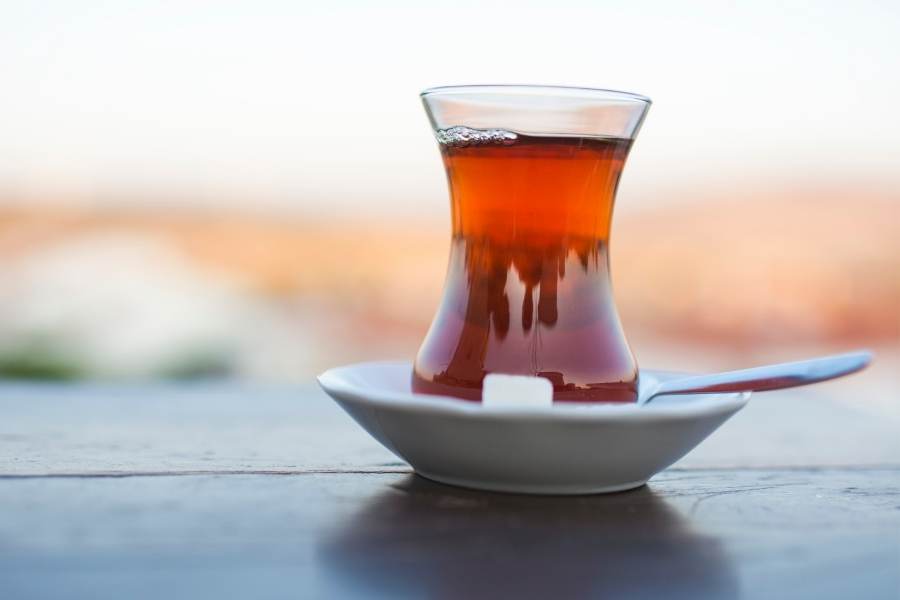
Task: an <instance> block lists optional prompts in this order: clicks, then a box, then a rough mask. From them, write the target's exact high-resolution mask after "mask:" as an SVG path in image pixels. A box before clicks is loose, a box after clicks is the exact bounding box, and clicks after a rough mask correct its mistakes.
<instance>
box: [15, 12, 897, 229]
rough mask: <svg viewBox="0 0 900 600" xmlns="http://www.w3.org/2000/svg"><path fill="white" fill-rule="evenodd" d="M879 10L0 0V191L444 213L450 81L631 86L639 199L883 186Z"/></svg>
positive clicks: (633, 168) (885, 98)
mask: <svg viewBox="0 0 900 600" xmlns="http://www.w3.org/2000/svg"><path fill="white" fill-rule="evenodd" d="M898 6H900V3H897V2H833V3H832V2H787V1H780V2H764V1H757V2H745V3H729V2H721V1H719V2H624V1H623V2H599V1H598V2H574V1H565V0H555V1H553V2H550V1H546V2H510V1H506V2H491V1H488V0H476V1H471V2H470V1H457V2H387V1H381V2H351V1H344V2H339V1H334V2H321V3H310V2H302V1H296V0H295V1H285V2H274V1H263V0H253V1H251V0H247V1H245V2H222V1H217V2H213V1H210V2H188V1H180V2H161V1H157V2H138V1H128V2H113V1H111V2H100V1H97V0H82V1H68V2H49V1H44V2H38V1H33V0H32V1H29V0H21V1H18V2H10V1H9V0H7V1H5V2H3V3H2V4H0V73H2V83H3V86H2V89H3V93H2V94H0V132H2V135H0V198H4V197H5V198H7V199H8V198H19V199H23V198H24V199H26V200H29V199H39V198H44V199H52V198H60V199H69V200H73V199H74V200H77V201H80V202H88V203H98V202H103V203H111V204H116V203H126V204H127V203H140V202H156V201H159V202H163V201H167V202H184V203H186V204H188V205H190V204H192V203H193V204H196V205H204V206H207V207H215V206H217V205H219V204H228V205H229V206H238V207H242V208H252V209H258V208H262V209H272V210H290V211H301V212H304V211H305V212H335V211H337V212H359V213H372V214H377V213H380V212H392V211H397V210H414V211H419V212H423V211H424V212H425V213H428V214H431V213H435V214H439V215H441V216H443V215H444V214H445V204H446V190H445V184H444V178H443V174H442V169H441V166H440V161H439V157H438V153H437V150H436V146H435V143H434V141H433V138H432V137H431V134H430V132H429V130H428V124H427V121H426V119H425V116H424V113H423V111H422V108H421V105H420V103H419V99H418V92H419V91H420V90H421V89H423V88H426V87H430V86H434V85H442V84H463V83H543V84H568V85H580V86H589V87H603V88H613V89H622V90H627V91H633V92H638V93H642V94H646V95H648V96H650V97H651V98H652V99H653V101H654V105H653V107H652V108H651V110H650V113H649V116H648V118H647V120H646V121H645V124H644V128H643V130H642V132H641V134H640V136H639V138H638V141H637V143H636V145H635V147H634V151H633V153H632V158H631V160H630V164H629V165H628V166H627V167H626V172H625V179H624V182H623V186H622V194H621V195H626V194H627V196H628V198H629V199H631V200H632V201H634V202H637V203H650V202H664V201H666V200H667V193H669V192H670V191H671V190H672V189H690V188H692V187H697V188H699V187H702V186H704V185H709V184H710V183H715V182H727V181H730V180H741V181H748V180H758V179H759V178H766V177H771V178H782V179H788V180H804V181H805V180H812V179H815V178H825V179H829V178H831V179H839V180H841V181H850V182H853V181H882V182H890V183H894V182H900V174H898V165H900V119H898V117H897V114H896V111H897V107H898V106H900V8H898ZM621 195H620V198H621ZM173 199H177V200H173ZM6 201H9V200H6ZM29 201H30V200H29Z"/></svg>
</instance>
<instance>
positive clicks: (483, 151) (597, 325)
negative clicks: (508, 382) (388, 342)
mask: <svg viewBox="0 0 900 600" xmlns="http://www.w3.org/2000/svg"><path fill="white" fill-rule="evenodd" d="M437 137H438V141H439V143H440V149H441V154H442V156H443V161H444V166H445V168H446V171H447V178H448V182H449V186H450V194H451V206H452V212H451V215H452V224H453V227H452V232H453V237H452V246H451V252H450V264H449V268H448V273H447V282H446V286H445V290H444V297H443V300H442V303H441V305H440V308H439V310H438V313H437V315H436V317H435V319H434V322H433V324H432V326H431V329H430V331H429V333H428V335H427V337H426V339H425V341H424V343H423V345H422V347H421V349H420V350H419V353H418V356H417V358H416V362H415V368H414V373H413V390H414V391H416V392H419V393H431V394H442V395H452V396H456V397H460V398H466V399H473V400H477V399H480V397H481V384H482V381H483V379H484V377H485V375H486V374H488V373H494V372H496V373H509V374H522V375H534V376H540V377H545V378H547V379H549V380H550V381H551V382H552V383H553V388H554V400H555V401H593V402H598V401H601V402H633V401H635V399H636V395H637V373H638V372H637V365H636V363H635V360H634V357H633V356H632V353H631V351H630V349H629V347H628V344H627V342H626V339H625V335H624V333H623V331H622V327H621V324H620V323H619V318H618V316H617V313H616V309H615V304H614V302H613V298H612V292H611V289H610V278H609V264H608V254H607V251H608V247H607V243H608V240H609V232H610V220H611V217H612V211H613V202H614V198H615V192H616V186H617V185H618V182H619V176H620V174H621V171H622V167H623V164H624V162H625V159H626V157H627V155H628V151H629V148H630V145H631V140H630V139H627V138H617V137H599V136H579V135H566V136H550V135H548V136H543V135H541V136H537V135H523V134H521V133H516V132H514V131H509V130H503V129H474V128H468V127H451V128H447V129H439V130H438V131H437Z"/></svg>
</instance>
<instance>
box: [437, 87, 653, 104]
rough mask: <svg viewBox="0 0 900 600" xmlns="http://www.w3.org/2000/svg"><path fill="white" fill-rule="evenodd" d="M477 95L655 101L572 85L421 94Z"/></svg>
mask: <svg viewBox="0 0 900 600" xmlns="http://www.w3.org/2000/svg"><path fill="white" fill-rule="evenodd" d="M476 94H505V95H508V96H539V95H544V96H562V97H569V98H584V99H585V100H628V101H633V102H643V103H645V104H648V105H649V104H652V103H653V101H652V100H650V98H648V97H647V96H644V95H642V94H635V93H633V92H624V91H621V90H610V89H605V88H590V87H580V86H570V85H539V84H510V83H499V84H476V85H441V86H437V87H431V88H427V89H425V90H422V92H420V93H419V96H420V97H422V98H430V97H432V96H444V95H446V96H453V95H476Z"/></svg>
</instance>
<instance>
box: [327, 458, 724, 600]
mask: <svg viewBox="0 0 900 600" xmlns="http://www.w3.org/2000/svg"><path fill="white" fill-rule="evenodd" d="M318 558H319V560H320V561H321V562H322V564H323V566H324V568H326V569H328V570H329V571H331V572H334V573H335V574H336V575H338V576H339V577H340V578H341V580H342V581H343V582H344V583H345V584H346V585H347V586H349V588H350V589H353V590H356V591H357V592H359V593H360V595H366V596H369V597H373V596H378V595H379V594H381V595H383V596H397V595H414V596H417V597H439V598H463V597H487V596H492V597H511V596H512V595H514V594H515V595H519V594H521V595H524V596H526V597H559V598H564V597H584V596H591V595H608V594H609V595H611V597H623V595H625V594H628V597H630V598H642V597H646V598H661V597H665V598H698V597H717V598H722V597H724V598H732V597H737V596H738V595H739V594H738V593H739V588H738V582H737V577H736V575H735V573H734V569H733V567H732V565H731V563H730V561H729V559H728V558H727V556H726V555H725V554H724V552H723V550H722V548H721V544H720V543H719V542H718V541H717V540H716V539H714V538H710V537H708V536H704V535H701V534H698V533H696V532H694V531H692V530H691V528H690V524H689V523H688V522H687V521H686V520H685V519H684V518H683V517H681V516H680V515H679V514H678V513H677V512H675V510H673V509H672V508H671V507H670V506H669V505H668V504H667V503H666V502H665V501H664V500H663V499H662V498H660V497H659V496H657V495H656V494H655V493H654V492H653V491H652V490H651V489H649V488H648V487H646V486H644V487H641V488H639V489H636V490H632V491H629V492H621V493H617V494H608V495H603V496H520V495H512V494H500V493H490V492H480V491H475V490H467V489H462V488H456V487H451V486H446V485H443V484H440V483H435V482H432V481H429V480H427V479H424V478H422V477H419V476H417V475H410V476H409V477H408V478H406V479H404V480H403V481H402V482H400V483H398V484H395V485H392V486H391V487H390V489H388V490H387V491H385V492H384V493H382V494H380V495H378V496H376V497H375V498H374V499H372V500H371V502H370V503H369V504H368V505H366V506H365V507H364V508H363V509H361V510H360V511H359V512H358V513H357V514H355V515H354V516H353V517H352V518H351V519H349V520H348V521H347V522H345V523H343V524H342V525H341V526H340V527H339V528H337V530H336V531H334V532H333V533H332V534H331V535H330V536H327V537H326V538H325V540H324V541H323V542H322V544H321V545H320V546H319V547H318ZM348 591H349V590H348Z"/></svg>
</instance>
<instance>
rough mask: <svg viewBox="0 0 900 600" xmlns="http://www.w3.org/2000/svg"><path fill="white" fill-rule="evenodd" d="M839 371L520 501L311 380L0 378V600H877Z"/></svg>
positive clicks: (883, 472) (884, 430) (877, 424)
mask: <svg viewBox="0 0 900 600" xmlns="http://www.w3.org/2000/svg"><path fill="white" fill-rule="evenodd" d="M848 389H850V388H847V387H840V386H838V387H834V388H831V387H827V386H826V387H822V388H813V391H805V390H795V391H791V392H784V393H773V394H769V395H759V396H756V397H755V398H753V399H752V400H751V403H750V405H749V406H748V408H747V409H746V410H745V411H744V412H742V413H740V414H738V415H737V416H736V417H735V418H734V419H733V420H732V421H730V422H729V423H727V424H726V425H725V426H724V427H723V428H722V429H721V430H720V431H719V432H717V433H716V434H715V435H714V436H713V437H711V438H710V439H709V440H707V442H705V443H704V444H703V445H702V446H701V447H700V448H698V449H697V450H696V451H694V452H693V453H692V454H690V455H689V456H688V457H686V458H685V459H683V460H682V461H681V462H679V463H678V464H677V465H675V466H674V467H673V468H671V469H669V470H668V471H666V472H664V473H662V474H660V475H659V476H657V477H656V478H654V479H653V480H652V481H651V483H650V485H648V486H646V487H644V488H642V489H639V490H636V491H632V492H625V493H620V494H612V495H607V496H592V497H591V496H582V497H568V498H567V497H543V498H542V497H527V496H516V495H506V494H490V493H482V492H475V491H469V490H464V489H458V488H452V487H448V486H444V485H440V484H436V483H431V482H429V481H427V480H424V479H421V478H418V477H416V476H414V475H412V474H411V473H410V470H409V468H408V467H407V466H406V465H405V464H404V463H402V462H399V461H398V460H397V459H396V458H395V457H393V456H392V455H391V454H389V453H388V452H387V451H385V450H384V449H382V448H381V447H380V446H378V445H377V444H376V443H375V442H373V441H372V440H370V439H369V438H368V437H367V436H366V434H365V433H363V432H362V431H361V430H360V429H359V428H358V427H357V426H356V425H355V424H354V423H353V422H352V421H351V420H350V419H349V418H348V417H347V416H346V415H344V414H343V413H341V412H340V410H339V409H338V408H336V407H335V406H334V405H332V403H331V402H330V400H328V399H327V398H326V397H325V396H324V395H323V394H322V393H321V392H319V391H318V390H317V389H315V388H313V387H260V386H247V385H237V384H222V383H203V384H192V385H180V386H162V385H156V386H115V385H38V384H30V385H23V384H17V385H14V384H8V383H7V384H2V385H0V419H2V421H0V598H4V599H12V598H100V597H110V598H123V599H124V598H129V599H130V598H159V597H164V598H205V597H210V598H220V597H237V596H241V597H251V598H284V597H290V598H345V597H346V598H356V597H359V598H381V597H384V598H404V597H437V598H478V597H485V598H507V597H517V596H521V597H528V598H532V597H552V598H572V597H609V598H623V597H633V598H654V599H659V598H766V599H768V598H779V597H786V598H815V599H817V600H821V599H824V598H854V599H860V600H862V599H874V598H891V599H895V600H896V599H897V598H900V435H898V430H900V428H898V418H897V415H896V413H880V412H878V411H871V410H868V408H867V405H865V404H864V403H862V402H860V403H854V402H853V401H852V400H851V401H848V400H847V390H848ZM830 390H834V391H830Z"/></svg>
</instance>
